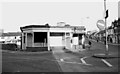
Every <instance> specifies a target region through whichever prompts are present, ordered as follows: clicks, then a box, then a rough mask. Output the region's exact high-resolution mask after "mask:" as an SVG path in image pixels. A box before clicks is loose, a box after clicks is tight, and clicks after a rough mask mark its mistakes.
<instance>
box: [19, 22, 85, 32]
mask: <svg viewBox="0 0 120 74" xmlns="http://www.w3.org/2000/svg"><path fill="white" fill-rule="evenodd" d="M26 28H76V29H80V30H85V29H86V28H85V27H84V26H68V25H67V26H49V24H45V25H27V26H24V27H20V29H21V31H22V30H23V29H26Z"/></svg>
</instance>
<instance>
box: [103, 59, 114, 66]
mask: <svg viewBox="0 0 120 74" xmlns="http://www.w3.org/2000/svg"><path fill="white" fill-rule="evenodd" d="M101 60H102V61H103V62H104V63H105V64H106V65H107V66H109V67H112V65H111V64H110V63H109V62H107V61H106V60H104V59H101Z"/></svg>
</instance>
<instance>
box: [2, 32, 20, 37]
mask: <svg viewBox="0 0 120 74" xmlns="http://www.w3.org/2000/svg"><path fill="white" fill-rule="evenodd" d="M2 36H21V32H8V33H2Z"/></svg>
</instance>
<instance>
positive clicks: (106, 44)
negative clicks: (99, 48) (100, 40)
mask: <svg viewBox="0 0 120 74" xmlns="http://www.w3.org/2000/svg"><path fill="white" fill-rule="evenodd" d="M104 9H105V14H106V0H104ZM107 35H108V33H107V17H106V16H105V46H106V53H105V55H108V41H107Z"/></svg>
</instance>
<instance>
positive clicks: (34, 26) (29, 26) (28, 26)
mask: <svg viewBox="0 0 120 74" xmlns="http://www.w3.org/2000/svg"><path fill="white" fill-rule="evenodd" d="M49 27H50V26H49V24H45V25H27V26H24V27H20V29H21V30H22V29H25V28H49Z"/></svg>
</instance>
